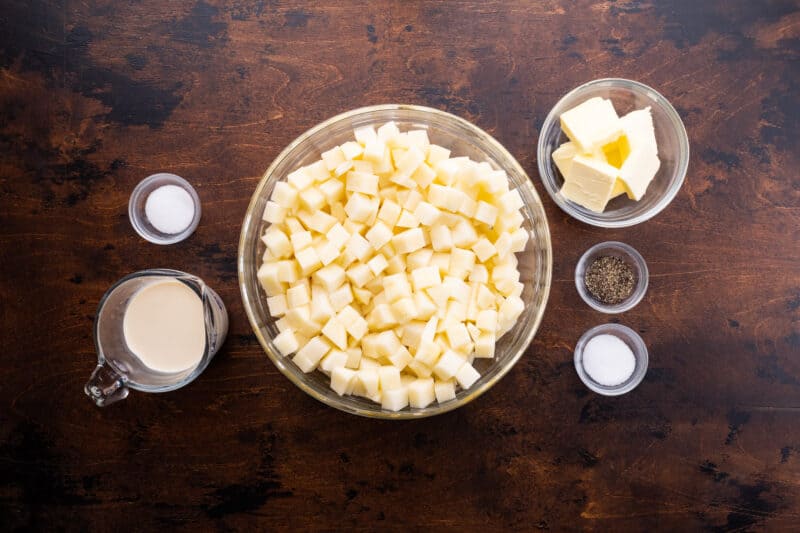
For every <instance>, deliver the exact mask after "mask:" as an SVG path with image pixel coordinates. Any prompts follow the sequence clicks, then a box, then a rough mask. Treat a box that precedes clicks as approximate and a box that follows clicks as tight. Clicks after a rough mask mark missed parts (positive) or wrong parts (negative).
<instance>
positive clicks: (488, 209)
mask: <svg viewBox="0 0 800 533" xmlns="http://www.w3.org/2000/svg"><path fill="white" fill-rule="evenodd" d="M473 218H474V219H475V220H477V221H479V222H483V223H484V224H486V225H488V226H493V225H494V222H495V220H497V208H496V207H495V206H493V205H492V204H488V203H486V202H484V201H483V200H480V201H478V205H477V207H476V208H475V214H474V215H473Z"/></svg>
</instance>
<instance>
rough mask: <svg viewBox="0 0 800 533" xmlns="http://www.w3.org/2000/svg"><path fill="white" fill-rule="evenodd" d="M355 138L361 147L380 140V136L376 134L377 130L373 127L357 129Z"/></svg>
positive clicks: (354, 132)
mask: <svg viewBox="0 0 800 533" xmlns="http://www.w3.org/2000/svg"><path fill="white" fill-rule="evenodd" d="M353 136H354V137H355V138H356V142H358V144H360V145H361V146H365V145H366V144H367V143H369V142H370V141H376V140H378V135H377V134H376V133H375V128H373V127H372V126H362V127H360V128H356V129H355V130H354V131H353Z"/></svg>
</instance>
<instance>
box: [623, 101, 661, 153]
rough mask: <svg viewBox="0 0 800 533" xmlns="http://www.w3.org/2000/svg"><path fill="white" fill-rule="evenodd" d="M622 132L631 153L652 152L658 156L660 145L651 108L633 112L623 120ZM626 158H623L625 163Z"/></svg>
mask: <svg viewBox="0 0 800 533" xmlns="http://www.w3.org/2000/svg"><path fill="white" fill-rule="evenodd" d="M619 121H620V124H621V125H622V130H623V131H624V132H625V137H626V138H627V141H628V144H629V145H630V148H629V151H630V152H633V151H636V150H640V149H642V150H650V151H652V152H653V153H654V154H656V155H658V145H657V144H656V131H655V128H654V127H653V115H652V114H651V113H650V108H649V107H645V108H644V109H637V110H636V111H631V112H630V113H628V114H627V115H625V116H624V117H622V118H621V119H619ZM624 160H625V158H624V157H623V161H624Z"/></svg>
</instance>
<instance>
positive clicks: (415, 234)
mask: <svg viewBox="0 0 800 533" xmlns="http://www.w3.org/2000/svg"><path fill="white" fill-rule="evenodd" d="M392 245H394V248H395V250H396V251H397V253H399V254H407V253H411V252H414V251H416V250H419V249H420V248H422V247H423V246H425V235H424V234H423V233H422V230H421V229H420V228H413V229H409V230H406V231H403V232H402V233H398V234H397V235H395V236H394V237H392Z"/></svg>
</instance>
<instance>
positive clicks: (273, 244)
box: [261, 226, 292, 257]
mask: <svg viewBox="0 0 800 533" xmlns="http://www.w3.org/2000/svg"><path fill="white" fill-rule="evenodd" d="M261 240H262V241H264V244H265V245H266V246H267V250H269V251H270V252H271V253H272V255H273V256H274V257H287V256H289V255H290V254H291V253H292V246H291V243H290V241H289V238H288V237H287V236H286V234H285V233H284V232H282V231H281V230H279V229H278V228H277V227H275V226H270V228H269V229H268V230H267V231H266V232H265V233H264V236H263V237H261Z"/></svg>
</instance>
